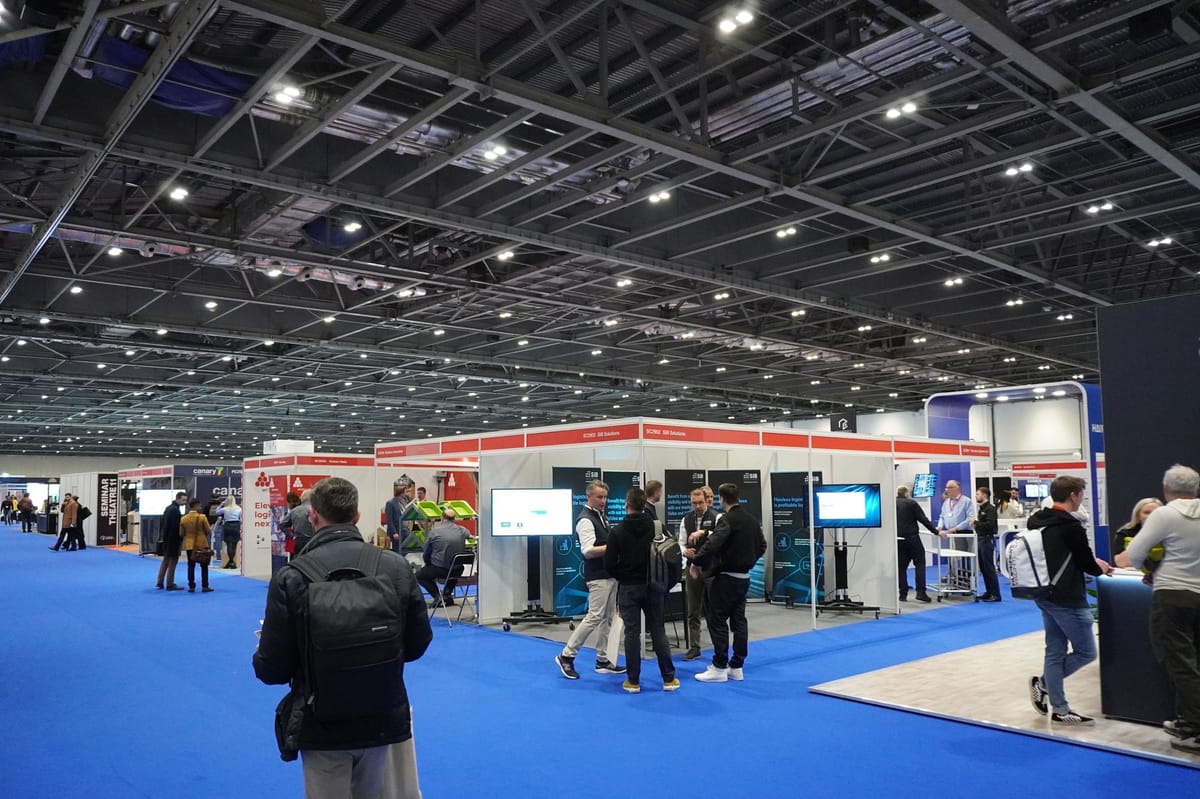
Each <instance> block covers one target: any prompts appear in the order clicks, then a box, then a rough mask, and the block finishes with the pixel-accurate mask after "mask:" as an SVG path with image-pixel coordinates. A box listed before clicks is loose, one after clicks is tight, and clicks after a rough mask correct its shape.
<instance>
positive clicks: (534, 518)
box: [492, 488, 575, 536]
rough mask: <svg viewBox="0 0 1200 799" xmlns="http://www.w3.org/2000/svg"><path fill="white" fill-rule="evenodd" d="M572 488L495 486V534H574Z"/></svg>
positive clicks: (493, 528)
mask: <svg viewBox="0 0 1200 799" xmlns="http://www.w3.org/2000/svg"><path fill="white" fill-rule="evenodd" d="M574 529H575V524H574V519H573V518H572V514H571V489H569V488H493V489H492V535H494V536H518V535H534V536H538V535H570V534H571V532H572V531H573V530H574Z"/></svg>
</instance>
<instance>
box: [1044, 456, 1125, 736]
mask: <svg viewBox="0 0 1200 799" xmlns="http://www.w3.org/2000/svg"><path fill="white" fill-rule="evenodd" d="M1085 487H1086V484H1085V483H1084V481H1083V480H1081V479H1080V478H1078V477H1068V476H1065V475H1064V476H1060V477H1056V478H1054V482H1053V483H1051V484H1050V498H1051V499H1052V500H1054V505H1053V506H1051V507H1049V508H1045V509H1043V510H1039V511H1038V512H1037V513H1035V514H1033V515H1032V516H1030V517H1029V529H1031V530H1038V529H1040V530H1041V531H1042V547H1043V548H1044V550H1045V552H1046V569H1047V571H1048V572H1049V574H1050V575H1051V576H1052V577H1053V575H1055V574H1058V570H1059V569H1060V568H1062V567H1063V563H1064V562H1066V569H1065V570H1064V571H1063V573H1062V576H1061V577H1059V579H1058V580H1057V581H1056V582H1054V583H1053V584H1052V586H1051V589H1050V595H1049V596H1048V597H1046V598H1045V599H1039V600H1037V606H1038V607H1039V608H1041V610H1042V624H1043V626H1045V628H1046V655H1045V660H1044V661H1043V664H1042V674H1041V676H1038V675H1034V676H1033V677H1030V678H1029V699H1030V701H1031V702H1032V703H1033V707H1034V709H1035V710H1037V711H1038V713H1041V714H1042V715H1045V714H1046V710H1047V707H1046V703H1047V700H1049V703H1050V708H1049V710H1050V711H1051V714H1050V720H1051V722H1053V723H1055V724H1062V725H1064V726H1080V725H1083V726H1092V725H1094V724H1095V723H1096V721H1095V719H1093V718H1091V717H1090V716H1085V715H1083V714H1082V713H1076V712H1075V711H1074V710H1072V709H1071V706H1070V704H1068V703H1067V694H1066V692H1065V691H1064V690H1063V680H1064V679H1065V678H1067V677H1070V676H1071V675H1072V674H1074V673H1075V672H1077V671H1079V670H1080V669H1081V668H1083V667H1084V666H1086V665H1087V664H1089V663H1091V662H1092V661H1093V660H1095V659H1096V638H1095V636H1094V635H1093V634H1092V626H1093V624H1094V623H1095V622H1094V620H1093V619H1092V611H1091V609H1090V608H1089V607H1088V603H1087V594H1086V580H1087V578H1086V577H1084V575H1085V574H1092V575H1097V576H1099V575H1101V574H1108V573H1110V572H1112V567H1111V566H1109V565H1108V564H1107V563H1105V562H1104V561H1102V560H1100V559H1099V558H1097V557H1096V556H1095V555H1094V554H1093V553H1092V548H1091V547H1090V546H1089V545H1088V540H1087V531H1085V530H1084V529H1083V525H1082V524H1080V523H1079V520H1078V519H1076V518H1075V517H1074V516H1073V515H1072V514H1073V513H1074V512H1075V511H1077V510H1079V506H1080V505H1082V504H1083V490H1084V488H1085ZM1068 643H1069V644H1070V646H1071V652H1070V654H1068V653H1067V644H1068Z"/></svg>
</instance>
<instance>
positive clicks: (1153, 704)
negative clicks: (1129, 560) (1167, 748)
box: [1096, 569, 1176, 725]
mask: <svg viewBox="0 0 1200 799" xmlns="http://www.w3.org/2000/svg"><path fill="white" fill-rule="evenodd" d="M1096 585H1097V592H1098V596H1097V602H1098V603H1099V606H1100V607H1099V610H1100V618H1099V625H1100V626H1099V638H1100V710H1101V712H1102V713H1104V715H1105V716H1109V717H1111V718H1117V719H1122V720H1124V721H1139V722H1142V723H1145V724H1154V725H1159V724H1162V723H1163V721H1165V720H1166V719H1173V718H1175V716H1176V713H1175V692H1174V691H1173V690H1172V688H1171V683H1170V681H1169V680H1168V678H1167V673H1166V672H1165V671H1164V670H1163V667H1162V666H1161V665H1159V663H1158V661H1157V660H1156V659H1155V658H1154V651H1153V648H1152V647H1151V645H1150V599H1151V596H1152V595H1153V593H1154V590H1153V589H1152V588H1151V587H1150V586H1148V585H1146V584H1145V583H1144V582H1142V573H1141V571H1139V570H1138V569H1116V570H1115V571H1113V573H1112V575H1111V576H1108V577H1098V578H1096Z"/></svg>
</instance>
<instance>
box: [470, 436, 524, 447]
mask: <svg viewBox="0 0 1200 799" xmlns="http://www.w3.org/2000/svg"><path fill="white" fill-rule="evenodd" d="M480 444H481V445H482V447H483V449H484V450H493V449H522V448H523V447H524V446H525V434H524V433H517V434H516V435H512V436H491V437H490V438H484V439H482V440H481V441H480Z"/></svg>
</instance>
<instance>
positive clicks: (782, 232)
mask: <svg viewBox="0 0 1200 799" xmlns="http://www.w3.org/2000/svg"><path fill="white" fill-rule="evenodd" d="M795 235H796V228H795V227H793V226H791V225H789V226H788V227H782V228H780V229H779V230H776V231H775V238H779V239H786V238H787V237H788V236H795Z"/></svg>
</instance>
